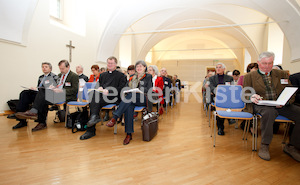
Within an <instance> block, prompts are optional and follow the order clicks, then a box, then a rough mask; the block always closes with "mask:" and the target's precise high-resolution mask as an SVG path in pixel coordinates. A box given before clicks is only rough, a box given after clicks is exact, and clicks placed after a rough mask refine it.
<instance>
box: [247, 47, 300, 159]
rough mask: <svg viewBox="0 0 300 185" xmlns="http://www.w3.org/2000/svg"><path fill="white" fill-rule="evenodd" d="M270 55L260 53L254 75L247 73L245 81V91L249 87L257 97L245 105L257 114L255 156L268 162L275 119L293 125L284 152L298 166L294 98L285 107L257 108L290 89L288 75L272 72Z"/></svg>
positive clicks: (299, 125)
mask: <svg viewBox="0 0 300 185" xmlns="http://www.w3.org/2000/svg"><path fill="white" fill-rule="evenodd" d="M274 57H275V55H274V53H273V52H263V53H261V54H260V55H259V58H258V61H257V63H258V67H259V69H258V70H257V71H253V72H250V73H248V74H246V75H245V77H244V87H252V88H253V89H254V90H255V92H256V94H252V96H251V97H249V98H250V100H251V102H252V103H247V105H246V111H248V112H250V113H253V112H254V113H259V114H261V115H262V118H261V137H262V139H261V145H260V149H259V152H258V156H259V157H260V158H262V159H264V160H270V153H269V145H270V144H271V141H272V137H273V123H274V121H275V119H276V117H277V116H278V115H282V116H285V117H286V118H288V119H290V120H293V121H295V127H294V129H293V131H292V134H291V136H290V142H289V144H287V145H285V147H284V149H283V151H284V152H285V153H287V154H288V155H290V156H291V157H292V158H294V159H295V160H296V161H298V162H300V153H299V151H298V149H299V148H300V107H298V106H295V105H293V104H291V103H292V102H293V101H294V96H293V97H292V98H291V99H290V100H289V102H287V103H286V104H285V105H283V106H282V105H280V106H276V107H275V106H266V105H258V103H259V101H261V100H262V97H263V99H264V100H277V98H278V96H279V95H280V94H281V92H282V91H283V89H284V88H285V87H287V86H292V85H291V83H290V81H289V80H288V79H289V77H288V73H287V72H286V71H283V70H277V69H272V67H273V62H274Z"/></svg>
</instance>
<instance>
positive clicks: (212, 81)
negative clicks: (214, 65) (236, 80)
mask: <svg viewBox="0 0 300 185" xmlns="http://www.w3.org/2000/svg"><path fill="white" fill-rule="evenodd" d="M232 81H233V78H232V76H228V75H225V74H224V78H223V83H222V84H226V82H230V83H231V82H232ZM219 84H220V83H219V78H218V75H214V76H211V77H209V87H210V92H212V93H214V92H215V89H216V87H217V86H218V85H219Z"/></svg>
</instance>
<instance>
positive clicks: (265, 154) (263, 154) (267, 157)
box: [258, 144, 271, 161]
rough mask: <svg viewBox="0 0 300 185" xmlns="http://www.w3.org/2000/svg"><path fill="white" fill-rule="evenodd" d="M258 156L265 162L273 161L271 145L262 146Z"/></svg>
mask: <svg viewBox="0 0 300 185" xmlns="http://www.w3.org/2000/svg"><path fill="white" fill-rule="evenodd" d="M258 156H259V157H260V158H262V159H263V160H266V161H269V160H270V159H271V157H270V153H269V145H265V144H260V149H259V151H258Z"/></svg>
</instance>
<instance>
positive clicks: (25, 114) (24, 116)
mask: <svg viewBox="0 0 300 185" xmlns="http://www.w3.org/2000/svg"><path fill="white" fill-rule="evenodd" d="M16 117H17V118H19V119H33V120H36V119H37V117H38V116H37V114H36V113H32V112H30V111H29V110H28V111H26V112H17V113H16Z"/></svg>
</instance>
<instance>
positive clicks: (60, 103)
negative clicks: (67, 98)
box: [55, 101, 65, 105]
mask: <svg viewBox="0 0 300 185" xmlns="http://www.w3.org/2000/svg"><path fill="white" fill-rule="evenodd" d="M63 104H65V102H64V101H62V102H59V103H56V104H55V105H63Z"/></svg>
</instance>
